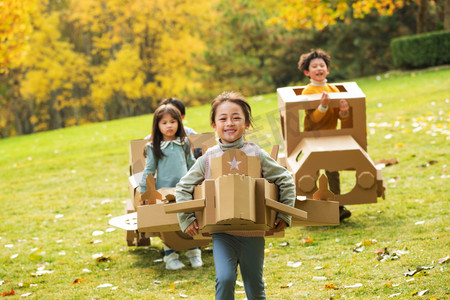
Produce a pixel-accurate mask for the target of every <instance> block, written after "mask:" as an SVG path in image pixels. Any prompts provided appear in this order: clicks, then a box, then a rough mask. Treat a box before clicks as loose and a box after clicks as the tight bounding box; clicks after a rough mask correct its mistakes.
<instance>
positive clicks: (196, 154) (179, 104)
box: [144, 98, 202, 158]
mask: <svg viewBox="0 0 450 300" xmlns="http://www.w3.org/2000/svg"><path fill="white" fill-rule="evenodd" d="M163 104H172V105H173V106H175V107H176V108H177V109H178V110H179V111H180V114H181V121H183V120H184V118H185V117H186V107H185V106H184V104H183V102H181V100H179V99H177V98H166V99H164V100H163V101H161V103H160V105H163ZM183 127H184V132H186V134H187V135H190V134H197V132H196V131H195V130H194V129H192V128H190V127H187V126H184V125H183ZM151 137H152V134H151V133H150V134H149V135H147V136H146V137H145V138H144V139H145V140H149V139H150V138H151ZM201 155H202V149H199V148H196V149H194V157H195V158H198V157H199V156H201Z"/></svg>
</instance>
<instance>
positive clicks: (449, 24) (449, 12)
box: [444, 0, 450, 30]
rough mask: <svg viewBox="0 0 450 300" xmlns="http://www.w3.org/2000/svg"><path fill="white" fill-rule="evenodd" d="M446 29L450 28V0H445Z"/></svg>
mask: <svg viewBox="0 0 450 300" xmlns="http://www.w3.org/2000/svg"><path fill="white" fill-rule="evenodd" d="M444 29H445V30H450V0H445V7H444Z"/></svg>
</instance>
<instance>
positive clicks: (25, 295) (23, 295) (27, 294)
mask: <svg viewBox="0 0 450 300" xmlns="http://www.w3.org/2000/svg"><path fill="white" fill-rule="evenodd" d="M31 294H32V293H25V294H22V295H20V297H28V296H31Z"/></svg>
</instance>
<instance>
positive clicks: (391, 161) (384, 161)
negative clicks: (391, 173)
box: [374, 158, 398, 167]
mask: <svg viewBox="0 0 450 300" xmlns="http://www.w3.org/2000/svg"><path fill="white" fill-rule="evenodd" d="M374 163H375V165H380V164H383V165H384V166H386V167H388V166H392V165H396V164H398V160H397V159H395V158H390V159H386V158H382V159H376V160H375V161H374Z"/></svg>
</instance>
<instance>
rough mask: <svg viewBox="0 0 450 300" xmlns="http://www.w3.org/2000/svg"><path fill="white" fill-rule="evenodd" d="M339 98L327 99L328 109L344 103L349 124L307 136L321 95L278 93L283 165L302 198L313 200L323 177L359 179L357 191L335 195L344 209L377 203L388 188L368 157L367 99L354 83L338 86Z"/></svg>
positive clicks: (333, 95) (299, 90)
mask: <svg viewBox="0 0 450 300" xmlns="http://www.w3.org/2000/svg"><path fill="white" fill-rule="evenodd" d="M334 85H335V86H336V87H337V88H338V89H339V91H340V92H339V93H329V94H328V95H329V97H330V98H331V101H330V103H329V105H328V106H329V108H330V109H333V108H336V107H339V100H340V99H345V100H346V101H347V102H348V104H349V106H350V118H349V119H348V120H346V121H345V122H341V124H339V126H338V128H337V129H335V130H334V129H333V130H312V131H305V130H304V126H303V122H304V116H305V115H306V110H313V109H315V108H317V107H318V106H319V104H320V98H321V94H313V95H302V91H303V89H304V88H305V87H306V86H294V87H283V88H278V89H277V94H278V107H279V113H280V122H281V133H282V138H283V143H284V150H285V157H284V160H283V161H282V164H283V165H285V167H286V168H287V169H288V170H289V171H290V172H291V173H292V175H293V177H294V180H295V185H296V193H297V195H298V196H305V197H307V198H310V197H312V196H313V195H314V193H315V192H316V191H317V190H318V183H319V176H320V173H321V172H323V171H325V170H326V171H331V172H334V171H348V170H352V171H353V172H354V173H355V181H354V182H355V185H354V187H353V188H352V189H351V190H350V191H349V192H347V193H343V194H340V195H335V197H334V200H336V201H338V202H339V204H340V205H351V204H364V203H376V202H377V198H378V197H382V198H383V199H384V197H385V189H386V188H385V182H384V181H383V177H382V171H381V169H378V168H377V167H376V166H375V164H374V163H373V161H372V160H371V158H370V157H369V155H368V153H367V135H366V97H365V95H364V93H363V92H362V91H361V89H360V88H359V87H358V85H357V84H356V83H355V82H346V83H338V84H334Z"/></svg>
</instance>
